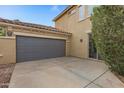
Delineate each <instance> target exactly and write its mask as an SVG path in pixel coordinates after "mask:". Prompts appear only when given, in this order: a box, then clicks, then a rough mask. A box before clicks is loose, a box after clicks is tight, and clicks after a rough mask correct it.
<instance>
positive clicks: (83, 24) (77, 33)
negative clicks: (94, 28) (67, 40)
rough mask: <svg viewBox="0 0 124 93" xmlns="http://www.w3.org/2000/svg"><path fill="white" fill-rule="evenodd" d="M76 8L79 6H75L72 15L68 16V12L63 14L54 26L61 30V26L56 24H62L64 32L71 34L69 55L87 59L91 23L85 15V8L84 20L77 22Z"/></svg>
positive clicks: (77, 13) (77, 12)
mask: <svg viewBox="0 0 124 93" xmlns="http://www.w3.org/2000/svg"><path fill="white" fill-rule="evenodd" d="M78 7H79V6H75V9H76V12H75V13H74V14H71V15H68V12H67V13H66V14H64V15H63V16H62V17H61V18H59V19H58V20H57V21H56V22H55V25H56V27H57V28H61V25H59V24H58V23H61V24H64V25H65V26H66V28H64V29H65V31H67V32H71V33H72V37H71V49H70V55H71V56H76V57H80V58H88V55H89V45H88V44H89V41H88V33H89V32H91V22H90V17H88V15H87V6H85V17H86V18H85V19H84V20H82V21H79V11H78ZM65 16H66V17H65ZM65 20H66V21H65ZM80 39H83V42H80Z"/></svg>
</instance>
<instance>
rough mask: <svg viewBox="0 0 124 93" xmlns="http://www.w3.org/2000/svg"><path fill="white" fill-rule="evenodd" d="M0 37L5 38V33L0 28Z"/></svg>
mask: <svg viewBox="0 0 124 93" xmlns="http://www.w3.org/2000/svg"><path fill="white" fill-rule="evenodd" d="M0 36H5V31H4V28H3V27H0Z"/></svg>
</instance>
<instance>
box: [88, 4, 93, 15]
mask: <svg viewBox="0 0 124 93" xmlns="http://www.w3.org/2000/svg"><path fill="white" fill-rule="evenodd" d="M93 7H94V6H93V5H88V16H91V15H92V14H93Z"/></svg>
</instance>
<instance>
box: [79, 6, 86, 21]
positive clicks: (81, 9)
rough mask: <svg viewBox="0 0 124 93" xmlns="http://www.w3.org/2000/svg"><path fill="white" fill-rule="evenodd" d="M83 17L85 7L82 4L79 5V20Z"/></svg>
mask: <svg viewBox="0 0 124 93" xmlns="http://www.w3.org/2000/svg"><path fill="white" fill-rule="evenodd" d="M84 18H85V7H84V6H83V5H81V6H79V21H81V20H83V19H84Z"/></svg>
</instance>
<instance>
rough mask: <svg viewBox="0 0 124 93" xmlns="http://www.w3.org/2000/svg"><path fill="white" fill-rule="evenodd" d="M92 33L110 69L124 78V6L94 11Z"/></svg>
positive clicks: (96, 8)
mask: <svg viewBox="0 0 124 93" xmlns="http://www.w3.org/2000/svg"><path fill="white" fill-rule="evenodd" d="M91 21H92V32H93V39H94V41H95V45H96V48H97V50H98V52H99V53H100V54H101V56H102V59H103V60H104V61H105V62H106V63H107V64H108V65H109V67H110V69H111V70H113V71H116V72H118V73H119V74H121V75H123V76H124V6H114V5H113V6H112V5H111V6H99V7H95V8H94V9H93V15H92V17H91Z"/></svg>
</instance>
